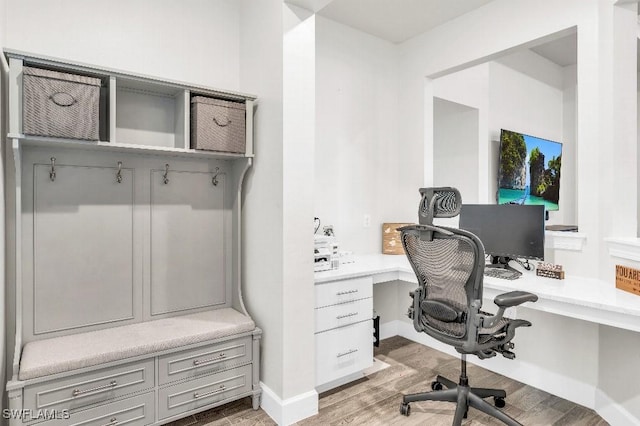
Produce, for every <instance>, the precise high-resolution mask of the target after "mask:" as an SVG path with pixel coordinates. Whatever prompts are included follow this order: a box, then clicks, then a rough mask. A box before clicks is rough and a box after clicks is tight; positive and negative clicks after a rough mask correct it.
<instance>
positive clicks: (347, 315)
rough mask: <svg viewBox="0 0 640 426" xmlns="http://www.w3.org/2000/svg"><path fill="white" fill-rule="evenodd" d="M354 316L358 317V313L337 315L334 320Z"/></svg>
mask: <svg viewBox="0 0 640 426" xmlns="http://www.w3.org/2000/svg"><path fill="white" fill-rule="evenodd" d="M356 315H358V313H357V312H351V313H350V314H344V315H338V316H337V317H336V319H343V318H349V317H355V316H356Z"/></svg>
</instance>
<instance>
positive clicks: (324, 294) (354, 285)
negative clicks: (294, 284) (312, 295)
mask: <svg viewBox="0 0 640 426" xmlns="http://www.w3.org/2000/svg"><path fill="white" fill-rule="evenodd" d="M372 296H373V278H371V277H364V278H354V279H351V280H342V281H332V282H329V283H325V284H316V308H321V307H323V306H330V305H336V304H338V303H345V302H350V301H353V300H358V299H366V298H367V297H372Z"/></svg>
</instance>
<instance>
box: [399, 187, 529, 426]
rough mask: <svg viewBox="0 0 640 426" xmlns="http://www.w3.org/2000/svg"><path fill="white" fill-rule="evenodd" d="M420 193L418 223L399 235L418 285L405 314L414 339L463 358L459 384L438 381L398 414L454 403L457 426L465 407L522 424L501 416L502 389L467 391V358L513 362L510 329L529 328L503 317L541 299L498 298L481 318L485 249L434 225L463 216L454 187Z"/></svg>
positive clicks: (524, 295)
mask: <svg viewBox="0 0 640 426" xmlns="http://www.w3.org/2000/svg"><path fill="white" fill-rule="evenodd" d="M420 194H421V195H422V199H421V200H420V205H419V208H418V216H419V219H420V224H419V225H410V226H405V227H402V228H400V231H401V232H402V245H403V247H404V250H405V253H406V255H407V257H408V259H409V262H410V263H411V267H412V268H413V271H414V272H415V274H416V276H417V278H418V284H419V287H418V288H417V289H416V290H415V291H413V292H412V293H410V295H411V297H412V298H413V304H412V306H411V307H409V312H408V315H409V317H410V318H412V319H413V326H414V328H415V329H416V330H417V331H418V332H424V333H427V334H428V335H429V336H431V337H433V338H435V339H437V340H439V341H441V342H443V343H446V344H448V345H451V346H453V347H454V348H455V349H456V351H458V352H459V353H460V354H461V373H460V379H459V381H458V384H456V383H455V382H453V381H451V380H449V379H446V378H444V377H442V376H439V375H438V376H437V378H436V380H435V381H434V382H432V383H431V389H432V391H431V392H423V393H416V394H412V395H405V396H404V397H403V398H402V405H401V406H400V413H401V414H403V415H405V416H408V415H409V414H410V412H411V407H410V405H409V404H410V403H411V402H415V401H449V402H456V403H457V405H456V410H455V415H454V419H453V425H454V426H457V425H460V424H461V423H462V419H463V418H466V417H467V412H468V410H469V407H473V408H476V409H478V410H480V411H482V412H484V413H486V414H489V415H490V416H493V417H495V418H497V419H498V420H501V421H502V422H504V423H506V424H508V425H520V423H518V422H517V421H516V420H515V419H513V418H511V417H510V416H508V415H507V414H505V413H503V412H502V411H500V410H499V409H498V408H502V407H504V405H505V401H504V399H505V397H506V393H505V391H504V390H501V389H484V388H471V387H469V378H468V377H467V359H466V356H467V355H468V354H472V355H476V356H478V357H479V358H481V359H484V358H490V357H493V356H495V355H496V354H497V353H500V354H502V355H503V356H504V357H506V358H509V359H513V358H515V354H514V353H513V352H511V349H513V343H511V339H513V337H514V336H515V330H516V328H518V327H523V326H525V327H529V326H531V323H530V322H528V321H524V320H519V319H508V318H505V317H503V314H504V311H505V309H506V308H508V307H511V306H517V305H520V304H522V303H524V302H535V301H536V300H538V296H536V295H535V294H532V293H528V292H524V291H512V292H509V293H505V294H501V295H499V296H496V298H495V299H494V303H495V304H496V305H497V306H498V310H497V312H496V314H495V315H491V314H488V313H486V312H483V311H481V310H480V308H481V307H482V281H483V273H484V263H485V254H484V247H483V246H482V242H481V241H480V240H479V239H478V237H476V236H475V235H473V234H472V233H470V232H467V231H464V230H462V229H456V228H447V227H438V226H434V225H433V219H434V218H436V217H454V216H457V215H458V214H459V213H460V206H461V204H462V203H461V197H460V192H459V191H458V190H457V189H455V188H422V189H420ZM497 231H498V230H497ZM498 232H499V231H498ZM443 387H445V388H446V389H443ZM488 397H493V401H494V404H495V407H494V406H492V405H491V404H489V403H488V402H486V401H484V400H483V398H488ZM496 407H498V408H496Z"/></svg>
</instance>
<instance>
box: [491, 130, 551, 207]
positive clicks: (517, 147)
mask: <svg viewBox="0 0 640 426" xmlns="http://www.w3.org/2000/svg"><path fill="white" fill-rule="evenodd" d="M561 163H562V144H561V143H559V142H553V141H550V140H546V139H541V138H537V137H534V136H529V135H524V134H522V133H517V132H512V131H510V130H504V129H503V130H502V131H501V132H500V159H499V170H498V204H533V205H544V206H545V209H546V210H558V200H559V198H560V166H561Z"/></svg>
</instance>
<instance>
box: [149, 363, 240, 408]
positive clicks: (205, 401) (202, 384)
mask: <svg viewBox="0 0 640 426" xmlns="http://www.w3.org/2000/svg"><path fill="white" fill-rule="evenodd" d="M250 391H251V364H249V365H245V366H243V367H239V368H233V369H231V370H227V371H223V372H222V373H217V374H211V375H209V376H202V377H199V378H197V379H194V380H190V381H188V382H184V383H178V384H175V385H172V386H168V387H166V388H163V389H160V390H159V391H158V401H159V402H158V403H159V404H160V405H159V409H158V413H159V416H160V419H166V418H167V417H171V416H175V415H177V414H181V413H186V412H188V411H191V410H195V409H197V408H200V407H204V406H207V405H211V404H214V403H217V402H220V401H224V400H225V399H228V398H231V397H233V396H236V395H240V394H243V393H246V392H250Z"/></svg>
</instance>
